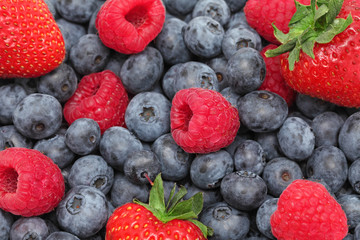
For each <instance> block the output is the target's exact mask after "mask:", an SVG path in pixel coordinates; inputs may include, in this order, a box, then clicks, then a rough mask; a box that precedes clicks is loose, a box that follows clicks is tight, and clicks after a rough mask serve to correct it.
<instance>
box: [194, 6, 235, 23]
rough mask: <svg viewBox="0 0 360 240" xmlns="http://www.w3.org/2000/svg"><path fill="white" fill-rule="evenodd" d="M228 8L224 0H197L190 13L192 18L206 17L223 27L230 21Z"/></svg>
mask: <svg viewBox="0 0 360 240" xmlns="http://www.w3.org/2000/svg"><path fill="white" fill-rule="evenodd" d="M230 15H231V13H230V8H229V6H228V5H227V4H226V2H225V1H224V0H199V1H198V2H197V3H196V4H195V6H194V9H193V11H192V17H193V18H195V17H199V16H208V17H211V18H213V19H214V20H216V21H217V22H219V23H220V24H221V25H223V26H225V25H226V24H227V22H228V21H229V19H230Z"/></svg>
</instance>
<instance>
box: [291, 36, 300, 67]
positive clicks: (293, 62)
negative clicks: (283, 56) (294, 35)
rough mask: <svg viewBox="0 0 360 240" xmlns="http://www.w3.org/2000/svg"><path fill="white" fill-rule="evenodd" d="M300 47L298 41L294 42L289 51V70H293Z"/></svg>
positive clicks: (297, 59)
mask: <svg viewBox="0 0 360 240" xmlns="http://www.w3.org/2000/svg"><path fill="white" fill-rule="evenodd" d="M300 49H301V46H300V44H299V42H296V46H295V47H294V49H293V50H291V52H290V53H289V58H288V61H289V69H290V71H292V70H294V66H295V62H297V61H299V56H300Z"/></svg>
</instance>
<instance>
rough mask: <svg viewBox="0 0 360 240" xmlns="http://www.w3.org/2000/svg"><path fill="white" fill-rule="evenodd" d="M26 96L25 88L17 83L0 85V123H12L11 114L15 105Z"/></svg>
mask: <svg viewBox="0 0 360 240" xmlns="http://www.w3.org/2000/svg"><path fill="white" fill-rule="evenodd" d="M26 96H27V93H26V91H25V89H24V88H23V87H22V86H21V85H20V84H17V83H9V84H6V85H3V86H1V87H0V123H1V124H2V125H7V124H13V120H12V115H13V112H14V110H15V107H16V105H17V104H18V103H19V102H20V101H21V100H23V98H25V97H26Z"/></svg>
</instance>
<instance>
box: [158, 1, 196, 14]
mask: <svg viewBox="0 0 360 240" xmlns="http://www.w3.org/2000/svg"><path fill="white" fill-rule="evenodd" d="M197 1H198V0H164V1H163V2H164V4H165V7H166V11H168V12H169V13H170V14H173V15H175V16H185V15H187V14H188V13H191V12H192V10H193V9H194V6H195V4H196V3H197Z"/></svg>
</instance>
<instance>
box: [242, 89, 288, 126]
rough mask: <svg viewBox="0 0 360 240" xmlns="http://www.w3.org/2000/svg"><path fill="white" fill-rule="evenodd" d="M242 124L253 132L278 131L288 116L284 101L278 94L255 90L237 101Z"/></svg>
mask: <svg viewBox="0 0 360 240" xmlns="http://www.w3.org/2000/svg"><path fill="white" fill-rule="evenodd" d="M237 106H238V111H239V117H240V121H241V123H242V124H244V125H245V126H246V127H247V128H249V129H250V130H252V131H253V132H271V131H275V130H277V129H279V128H280V127H281V125H282V124H283V123H284V121H285V119H286V117H287V114H288V105H287V103H286V101H285V100H284V99H283V98H282V97H280V96H279V95H278V94H276V93H273V92H270V91H266V90H256V91H252V92H249V93H247V94H246V95H244V96H243V97H240V98H239V99H238V103H237Z"/></svg>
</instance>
